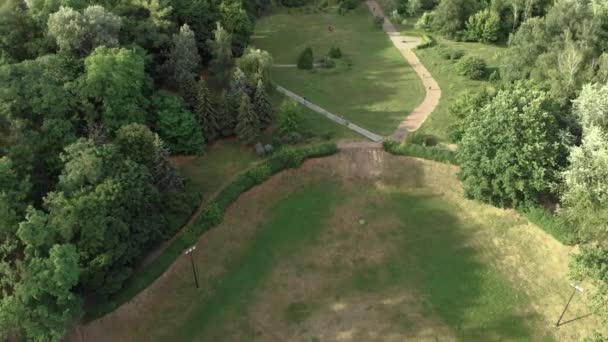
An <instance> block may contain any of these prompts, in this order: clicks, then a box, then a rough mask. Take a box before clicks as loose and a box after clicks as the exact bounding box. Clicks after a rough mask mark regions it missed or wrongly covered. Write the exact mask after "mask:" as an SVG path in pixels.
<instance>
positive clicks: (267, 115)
mask: <svg viewBox="0 0 608 342" xmlns="http://www.w3.org/2000/svg"><path fill="white" fill-rule="evenodd" d="M253 109H254V111H255V113H256V114H257V116H258V118H259V119H260V123H261V125H262V126H263V127H266V126H268V125H270V123H271V122H272V117H273V114H274V113H273V110H272V105H271V104H270V99H269V98H268V94H267V93H266V87H265V86H264V82H262V80H261V79H260V80H258V85H257V87H256V88H255V94H254V97H253Z"/></svg>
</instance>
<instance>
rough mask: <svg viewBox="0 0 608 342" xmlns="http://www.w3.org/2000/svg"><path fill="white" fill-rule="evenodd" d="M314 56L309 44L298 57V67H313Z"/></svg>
mask: <svg viewBox="0 0 608 342" xmlns="http://www.w3.org/2000/svg"><path fill="white" fill-rule="evenodd" d="M313 63H314V56H313V53H312V48H311V47H310V46H309V47H307V48H305V49H304V51H302V53H301V54H300V57H299V58H298V69H305V70H310V69H312V68H313Z"/></svg>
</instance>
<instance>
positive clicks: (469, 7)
mask: <svg viewBox="0 0 608 342" xmlns="http://www.w3.org/2000/svg"><path fill="white" fill-rule="evenodd" d="M478 6H479V5H478V3H477V1H476V0H442V1H441V2H439V6H437V8H436V9H435V11H434V12H433V13H434V14H433V27H434V28H435V30H437V31H438V32H439V33H441V34H443V35H445V36H447V37H450V38H455V37H457V36H458V35H459V34H461V31H462V30H463V29H464V28H465V21H466V20H467V18H469V16H470V15H471V14H473V13H475V11H476V10H477V9H478Z"/></svg>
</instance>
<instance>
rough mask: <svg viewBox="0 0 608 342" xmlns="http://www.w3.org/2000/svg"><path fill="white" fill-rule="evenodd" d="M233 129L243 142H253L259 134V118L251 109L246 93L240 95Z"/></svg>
mask: <svg viewBox="0 0 608 342" xmlns="http://www.w3.org/2000/svg"><path fill="white" fill-rule="evenodd" d="M235 131H236V135H237V136H238V137H239V139H240V140H241V141H242V142H243V143H245V144H252V143H254V142H255V141H256V140H257V139H258V138H259V136H260V119H259V118H258V116H257V114H256V112H255V111H254V110H253V106H252V105H251V100H250V99H249V96H247V95H246V94H242V95H241V104H240V106H239V114H238V117H237V124H236V128H235Z"/></svg>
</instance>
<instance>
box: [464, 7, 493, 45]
mask: <svg viewBox="0 0 608 342" xmlns="http://www.w3.org/2000/svg"><path fill="white" fill-rule="evenodd" d="M499 30H500V15H499V14H498V13H496V12H494V11H492V10H490V9H488V8H487V9H484V10H482V11H479V12H477V13H475V14H473V15H472V16H470V17H469V20H468V21H467V30H466V34H465V37H466V39H468V40H473V41H476V42H482V43H490V42H495V41H496V40H498V31H499Z"/></svg>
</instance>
